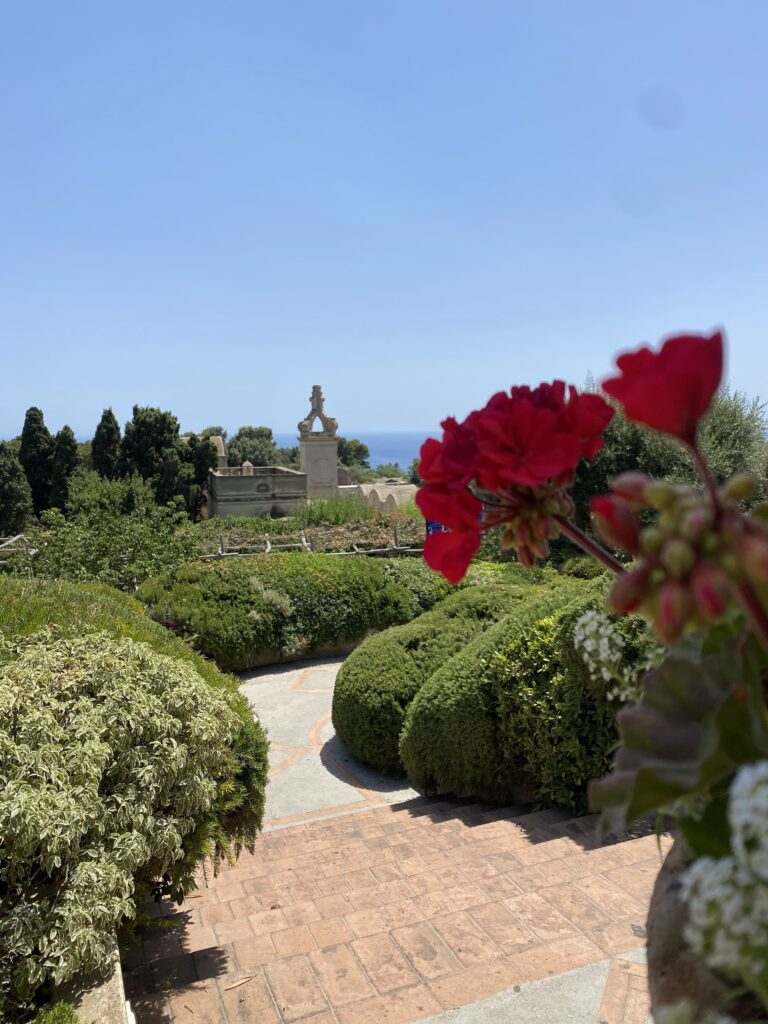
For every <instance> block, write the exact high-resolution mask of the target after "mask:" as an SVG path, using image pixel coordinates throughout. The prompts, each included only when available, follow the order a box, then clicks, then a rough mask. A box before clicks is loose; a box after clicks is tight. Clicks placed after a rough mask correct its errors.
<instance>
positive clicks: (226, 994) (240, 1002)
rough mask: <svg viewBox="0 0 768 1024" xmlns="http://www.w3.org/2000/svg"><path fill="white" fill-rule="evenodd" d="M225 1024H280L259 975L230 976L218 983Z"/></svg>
mask: <svg viewBox="0 0 768 1024" xmlns="http://www.w3.org/2000/svg"><path fill="white" fill-rule="evenodd" d="M219 994H220V996H221V1001H222V1003H223V1004H224V1011H225V1013H226V1015H227V1024H254V1022H255V1021H258V1022H259V1024H280V1016H279V1015H278V1013H277V1010H276V1009H275V1005H274V1002H273V1000H272V996H271V994H270V991H269V987H268V986H267V983H266V980H265V979H264V976H263V975H262V974H261V973H257V974H242V973H241V974H240V975H237V974H231V975H228V976H227V978H226V979H223V980H222V981H220V982H219Z"/></svg>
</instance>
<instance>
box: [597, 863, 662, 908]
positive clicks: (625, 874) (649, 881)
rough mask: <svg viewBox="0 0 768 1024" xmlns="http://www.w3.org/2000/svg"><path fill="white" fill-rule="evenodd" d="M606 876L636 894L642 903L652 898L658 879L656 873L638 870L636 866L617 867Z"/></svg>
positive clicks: (635, 896) (632, 894)
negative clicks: (650, 873) (651, 873)
mask: <svg viewBox="0 0 768 1024" xmlns="http://www.w3.org/2000/svg"><path fill="white" fill-rule="evenodd" d="M606 878H609V879H610V880H611V881H612V882H615V884H616V885H618V886H619V887H620V888H622V889H624V890H625V892H628V893H629V894H630V896H634V898H635V899H636V900H638V901H639V902H640V903H647V902H648V901H649V900H650V898H651V893H652V892H653V886H654V883H655V881H656V876H655V875H649V874H646V873H645V872H643V871H638V870H637V868H636V867H632V866H630V867H623V868H616V869H615V870H614V871H609V872H607V873H606Z"/></svg>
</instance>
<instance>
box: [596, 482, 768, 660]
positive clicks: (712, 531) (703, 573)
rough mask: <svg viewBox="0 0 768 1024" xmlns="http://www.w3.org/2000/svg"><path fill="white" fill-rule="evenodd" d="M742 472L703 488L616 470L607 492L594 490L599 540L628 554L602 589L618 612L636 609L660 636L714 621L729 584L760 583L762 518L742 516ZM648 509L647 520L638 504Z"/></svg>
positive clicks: (764, 560)
mask: <svg viewBox="0 0 768 1024" xmlns="http://www.w3.org/2000/svg"><path fill="white" fill-rule="evenodd" d="M753 489H754V481H753V480H752V478H751V477H749V476H748V475H747V474H743V473H740V474H738V475H737V476H735V477H732V478H731V479H730V480H729V481H728V482H727V483H726V484H725V485H724V487H723V488H722V489H721V490H720V492H719V493H718V499H717V503H716V504H715V503H714V502H713V501H712V499H711V498H710V497H709V496H705V495H702V494H700V493H698V492H697V491H694V490H693V489H691V488H688V487H676V486H674V485H672V484H669V483H666V482H664V481H657V480H651V479H650V477H647V476H645V475H644V474H642V473H624V474H622V475H621V476H619V477H617V478H616V480H614V482H613V484H612V486H611V493H610V494H609V495H605V496H603V497H599V498H594V499H593V501H592V512H593V516H594V521H595V526H596V528H597V530H598V532H599V533H600V535H601V537H602V538H603V540H604V541H605V542H606V543H607V544H609V545H611V546H612V547H614V548H618V549H620V550H622V551H624V552H626V553H627V554H630V555H632V556H634V558H635V565H634V566H633V568H631V569H629V570H628V571H627V572H624V573H621V574H620V575H619V576H618V577H617V579H616V581H615V583H614V585H613V587H612V589H611V593H610V595H609V605H610V607H611V608H612V609H613V610H614V611H616V612H617V613H618V614H621V615H625V614H627V613H629V612H633V611H639V612H640V613H642V614H644V615H645V616H646V617H647V618H649V619H650V621H651V622H652V623H653V625H654V628H655V629H656V631H657V633H658V634H659V636H660V637H661V639H662V640H664V641H665V642H666V643H674V642H675V641H676V640H678V639H679V637H680V635H681V634H682V633H683V632H684V630H686V629H688V628H693V629H696V628H704V627H706V626H708V625H710V624H711V623H713V622H715V621H717V620H718V619H720V618H721V617H722V615H723V614H724V613H725V611H726V609H727V608H728V606H729V605H730V604H731V603H732V602H733V597H734V586H737V585H738V584H740V583H743V582H745V581H747V582H750V583H752V584H766V583H768V526H766V524H765V523H763V522H762V521H761V520H760V519H758V518H755V517H754V516H747V515H745V514H744V513H743V511H742V510H741V509H740V507H739V502H740V501H741V500H743V499H744V498H747V497H749V496H750V495H751V493H752V491H753ZM648 508H650V509H653V510H655V512H656V516H655V518H654V521H653V523H652V524H651V525H644V524H643V522H642V520H641V518H640V516H639V514H638V513H639V512H640V511H641V510H643V509H648Z"/></svg>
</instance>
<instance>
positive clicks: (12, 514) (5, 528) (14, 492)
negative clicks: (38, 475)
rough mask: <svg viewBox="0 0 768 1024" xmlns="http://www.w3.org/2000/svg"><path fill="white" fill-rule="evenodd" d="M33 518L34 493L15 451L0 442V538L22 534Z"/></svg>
mask: <svg viewBox="0 0 768 1024" xmlns="http://www.w3.org/2000/svg"><path fill="white" fill-rule="evenodd" d="M31 516H32V491H31V490H30V489H29V482H28V480H27V478H26V476H25V475H24V467H23V466H22V464H21V463H20V462H19V459H18V456H17V455H16V453H15V452H14V450H13V449H12V448H11V447H10V446H9V445H7V444H4V443H3V442H2V441H0V537H10V536H12V535H13V534H16V533H21V531H22V530H23V529H24V526H25V525H26V523H27V520H28V519H29V518H30V517H31Z"/></svg>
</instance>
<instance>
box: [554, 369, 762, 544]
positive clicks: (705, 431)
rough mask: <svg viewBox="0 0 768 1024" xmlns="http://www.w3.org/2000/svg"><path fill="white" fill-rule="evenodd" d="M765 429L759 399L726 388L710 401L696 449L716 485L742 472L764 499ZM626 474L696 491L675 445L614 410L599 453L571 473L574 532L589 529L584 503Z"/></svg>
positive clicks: (689, 464) (684, 455)
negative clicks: (755, 483)
mask: <svg viewBox="0 0 768 1024" xmlns="http://www.w3.org/2000/svg"><path fill="white" fill-rule="evenodd" d="M767 425H768V424H767V422H766V415H765V409H764V406H763V405H762V404H761V403H760V401H759V399H749V398H747V397H746V396H745V395H744V394H742V393H741V392H739V391H732V390H731V389H730V388H729V387H728V386H726V387H724V388H722V389H721V390H720V392H719V393H718V394H717V395H716V396H715V399H714V401H713V403H712V408H711V409H710V411H709V414H708V416H707V418H706V420H705V421H704V423H703V425H702V429H701V436H700V444H701V447H702V450H703V451H704V454H705V456H706V458H707V461H708V462H709V464H710V466H711V467H712V470H713V473H714V475H715V477H716V479H717V480H718V482H719V483H722V482H723V481H724V480H726V479H727V478H728V477H729V476H731V475H732V474H733V473H736V472H738V471H741V470H743V471H746V472H748V473H752V474H753V475H754V476H755V477H756V479H757V481H758V487H759V497H765V496H766V495H767V494H768V481H767V480H766V470H768V440H766V426H767ZM628 470H639V471H640V472H642V473H647V474H648V475H649V476H652V477H654V478H656V479H660V480H669V481H671V482H672V483H678V484H689V485H692V486H700V481H699V478H698V475H697V473H696V470H695V468H694V465H693V461H692V459H691V457H690V455H689V454H688V452H687V451H686V450H685V448H684V447H683V446H682V445H681V444H679V443H678V442H677V441H675V440H673V439H672V438H669V437H666V436H665V435H663V434H659V433H656V432H655V431H653V430H649V429H648V428H646V427H643V426H639V425H638V424H636V423H630V422H629V420H627V419H625V418H624V416H622V415H621V413H620V412H619V411H618V409H617V411H616V415H615V416H614V417H613V419H612V420H611V422H610V423H609V424H608V426H607V428H606V430H605V434H604V444H603V447H602V448H601V449H600V451H599V452H598V453H597V455H596V456H595V458H594V459H593V460H592V461H591V462H582V463H581V464H580V465H579V468H578V470H577V473H576V483H575V485H574V488H573V492H572V494H573V498H574V502H575V505H576V521H577V523H579V525H580V526H583V527H586V526H588V525H589V522H590V511H589V500H590V498H592V497H594V496H595V495H596V494H604V493H605V492H606V491H607V490H608V489H609V486H610V483H611V480H613V478H614V477H616V476H618V475H619V473H624V472H627V471H628Z"/></svg>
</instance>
